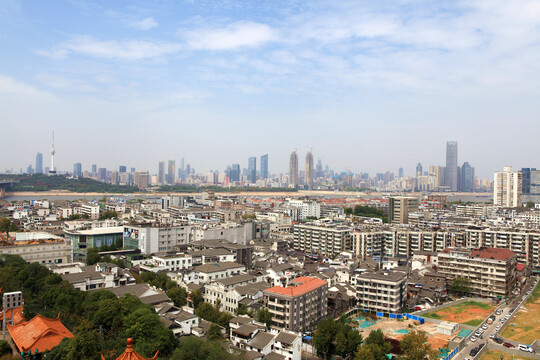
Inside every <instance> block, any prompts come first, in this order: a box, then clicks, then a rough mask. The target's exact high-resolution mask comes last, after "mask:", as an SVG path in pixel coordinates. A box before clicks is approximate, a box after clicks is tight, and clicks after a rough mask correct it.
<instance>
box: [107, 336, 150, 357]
mask: <svg viewBox="0 0 540 360" xmlns="http://www.w3.org/2000/svg"><path fill="white" fill-rule="evenodd" d="M158 353H159V351H157V352H156V355H154V357H152V358H150V359H146V358H143V357H142V356H141V355H139V354H137V352H136V351H135V350H134V349H133V339H132V338H129V339H127V347H126V351H124V353H123V354H122V355H120V356H119V357H117V358H116V360H155V359H157V356H158ZM101 360H105V358H104V357H103V355H101Z"/></svg>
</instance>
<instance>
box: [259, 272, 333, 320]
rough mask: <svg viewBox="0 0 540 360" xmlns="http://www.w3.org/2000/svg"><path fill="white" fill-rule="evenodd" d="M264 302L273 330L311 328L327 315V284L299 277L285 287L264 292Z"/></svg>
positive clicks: (322, 281) (314, 279) (315, 279)
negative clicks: (269, 314) (274, 327)
mask: <svg viewBox="0 0 540 360" xmlns="http://www.w3.org/2000/svg"><path fill="white" fill-rule="evenodd" d="M264 301H265V304H266V306H267V308H268V310H269V311H270V313H271V314H272V322H273V324H274V325H276V326H277V327H280V328H285V329H288V330H292V331H305V330H308V329H313V328H315V326H316V325H317V323H318V322H319V320H321V319H322V318H324V317H325V316H326V314H327V310H328V308H327V303H328V283H327V282H326V281H324V280H321V279H317V278H312V277H299V278H297V279H295V280H293V281H291V284H290V285H289V286H288V287H281V286H274V287H272V288H269V289H266V290H264Z"/></svg>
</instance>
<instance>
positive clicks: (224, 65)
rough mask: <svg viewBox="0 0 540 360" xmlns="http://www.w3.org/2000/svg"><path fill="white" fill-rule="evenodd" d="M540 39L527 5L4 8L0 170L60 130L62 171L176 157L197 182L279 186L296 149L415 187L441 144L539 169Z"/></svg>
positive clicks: (485, 168)
mask: <svg viewBox="0 0 540 360" xmlns="http://www.w3.org/2000/svg"><path fill="white" fill-rule="evenodd" d="M539 24H540V10H539V9H538V4H537V2H534V1H517V2H504V1H492V2H472V3H469V2H455V3H430V4H424V3H418V4H414V3H411V4H409V5H407V6H405V5H403V4H401V3H395V2H391V1H381V2H376V3H373V2H348V1H344V2H339V3H336V2H329V1H313V2H309V3H291V2H279V1H277V2H267V3H253V2H247V1H242V2H240V1H234V0H231V1H226V2H218V3H212V2H191V1H180V2H177V3H169V4H168V5H167V6H164V5H163V4H161V5H160V4H155V3H154V2H145V1H134V2H130V3H129V4H122V3H110V2H104V1H97V2H85V1H77V2H69V3H67V2H66V3H62V4H61V5H58V6H55V7H51V6H50V5H49V4H44V3H42V2H39V1H29V2H19V1H15V0H6V1H4V2H3V6H2V9H1V10H0V29H2V33H3V34H9V36H6V35H4V36H3V37H1V38H0V42H1V44H2V48H3V49H4V51H5V52H6V53H9V54H10V56H4V57H2V58H1V59H0V64H1V69H2V70H1V71H0V94H2V96H0V107H1V108H2V110H3V111H2V118H3V130H4V132H6V133H8V134H10V136H9V137H7V138H6V139H5V143H4V146H5V148H6V149H14V148H17V151H11V152H10V156H9V157H6V156H4V157H2V159H1V160H0V169H6V168H7V169H10V168H14V169H19V168H21V167H22V168H26V166H27V165H28V164H32V163H33V161H32V160H31V159H33V157H34V156H35V153H36V152H41V153H43V154H48V151H47V149H48V148H49V147H50V138H49V136H47V134H50V132H51V130H52V129H54V130H55V132H56V143H55V148H56V151H57V158H55V164H56V165H55V167H57V168H58V169H70V168H72V165H73V164H74V163H78V162H80V163H82V164H83V165H84V164H91V163H99V164H102V166H104V167H106V168H116V167H117V166H118V164H123V163H129V162H132V163H133V165H134V166H135V167H136V168H137V169H139V168H141V169H149V170H150V169H154V167H155V164H156V163H157V161H158V160H159V159H169V158H171V157H172V155H173V154H185V157H186V158H189V159H190V163H191V164H192V165H193V166H195V167H196V169H198V171H201V172H204V171H205V170H208V169H216V168H220V169H221V168H222V167H223V164H227V163H230V162H231V160H234V161H235V162H240V161H242V163H243V162H244V160H243V159H244V158H245V154H246V153H247V154H266V153H268V154H269V156H270V158H272V159H273V160H272V161H271V162H270V164H269V171H270V172H271V173H275V172H285V171H286V169H287V159H288V157H289V154H290V151H291V148H294V147H296V148H298V149H300V153H305V152H306V151H307V150H308V149H310V148H313V150H314V153H315V154H317V156H320V158H321V159H322V161H323V162H324V163H326V164H332V166H333V168H335V169H350V170H351V171H355V172H357V171H365V172H369V173H375V172H377V171H381V170H383V169H394V170H393V171H397V169H398V168H400V167H403V168H404V169H406V174H411V172H412V171H414V167H415V165H416V164H417V163H418V162H421V163H422V164H425V165H427V164H440V165H443V164H444V162H443V161H441V159H443V158H444V154H445V149H444V146H441V144H443V143H444V142H445V141H447V140H448V139H453V140H456V141H458V142H459V144H460V153H461V154H463V155H467V156H466V157H463V158H466V159H467V160H468V161H469V162H470V163H471V164H475V166H476V168H477V175H478V176H480V177H488V176H489V175H490V174H492V173H493V172H494V171H497V170H498V169H501V168H502V167H503V166H506V165H511V166H514V167H515V168H521V167H531V166H532V167H535V166H536V167H538V165H537V164H535V163H534V162H535V159H534V154H536V153H537V152H538V147H537V145H536V139H535V137H534V134H535V133H536V132H537V130H538V125H537V124H538V123H540V122H538V121H537V120H538V115H537V114H538V104H537V101H536V98H537V96H536V94H537V91H538V89H537V88H538V85H537V84H538V83H540V81H539V80H540V71H539V70H540V62H539V61H537V60H538V58H539V57H540V50H539V46H538V43H539V41H538V40H540V39H539V38H540V32H539V31H537V30H538V27H539ZM82 124H85V129H84V131H81V126H82ZM509 124H512V126H513V128H520V129H527V130H528V131H525V132H522V133H521V134H520V136H518V137H507V136H506V133H507V131H506V129H507V128H508V127H509ZM199 128H203V129H204V131H200V130H199ZM238 129H241V141H231V139H235V138H238V134H239V131H238ZM261 134H264V136H261ZM186 135H187V136H186ZM179 137H180V138H181V139H182V140H181V141H178V138H179ZM21 139H24V141H25V142H27V143H30V144H32V146H31V147H28V146H25V147H20V146H19V142H20V140H21ZM209 139H211V141H209ZM381 142H384V143H387V144H392V146H391V147H388V146H384V147H381ZM96 143H97V145H98V146H96ZM270 149H271V150H272V152H270V151H269V150H270ZM392 149H399V151H392ZM479 149H481V151H479ZM512 149H519V150H514V151H512ZM209 151H211V153H212V154H213V156H212V157H209V156H207V154H208V153H209ZM301 156H303V155H301ZM177 160H178V158H177ZM48 163H49V162H48V161H45V164H44V165H45V166H46V165H48Z"/></svg>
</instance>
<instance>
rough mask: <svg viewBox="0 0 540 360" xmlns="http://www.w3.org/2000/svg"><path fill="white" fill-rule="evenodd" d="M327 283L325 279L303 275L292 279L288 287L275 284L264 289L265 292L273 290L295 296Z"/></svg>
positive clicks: (275, 292)
mask: <svg viewBox="0 0 540 360" xmlns="http://www.w3.org/2000/svg"><path fill="white" fill-rule="evenodd" d="M326 284H328V283H327V282H326V281H324V280H321V279H318V278H312V277H306V276H302V277H299V278H297V279H294V280H292V281H291V286H288V287H286V288H284V287H281V286H274V287H272V288H270V289H266V290H264V292H265V293H267V292H271V293H274V294H279V295H287V296H291V297H294V296H298V295H302V294H305V293H307V292H310V291H312V290H315V289H317V288H319V287H321V286H323V285H326Z"/></svg>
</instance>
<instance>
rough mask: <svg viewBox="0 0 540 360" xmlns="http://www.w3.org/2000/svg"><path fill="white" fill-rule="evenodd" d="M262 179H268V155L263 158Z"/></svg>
mask: <svg viewBox="0 0 540 360" xmlns="http://www.w3.org/2000/svg"><path fill="white" fill-rule="evenodd" d="M261 178H263V179H268V154H265V155H263V156H261Z"/></svg>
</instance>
